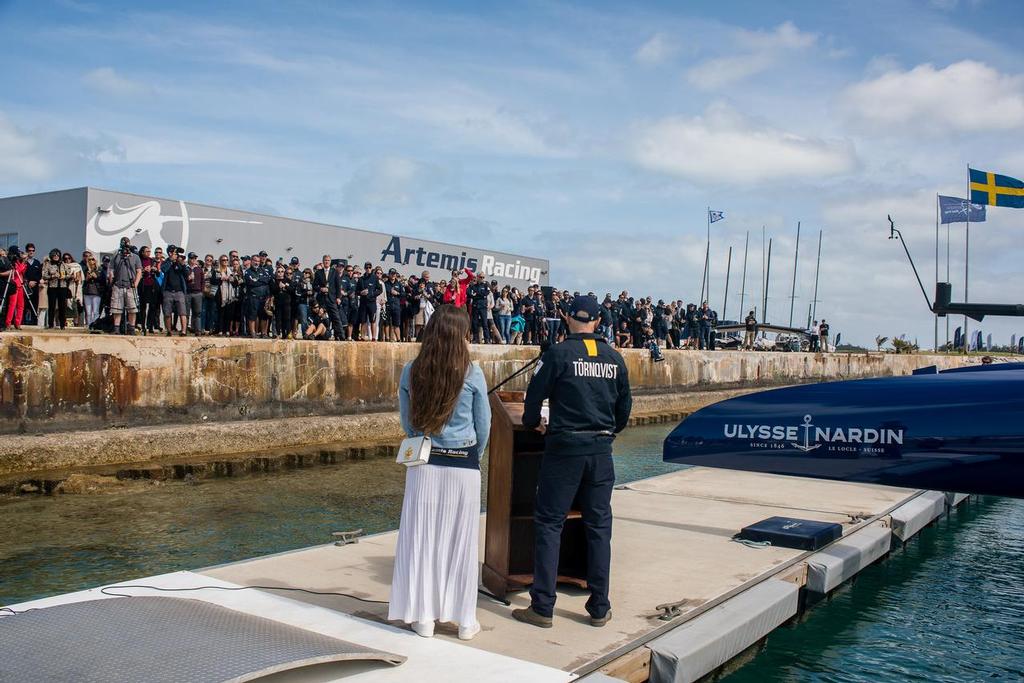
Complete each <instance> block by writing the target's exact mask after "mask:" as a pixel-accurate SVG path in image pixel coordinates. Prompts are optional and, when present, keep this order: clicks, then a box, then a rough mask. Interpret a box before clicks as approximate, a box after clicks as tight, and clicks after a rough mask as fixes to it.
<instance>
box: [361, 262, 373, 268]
mask: <svg viewBox="0 0 1024 683" xmlns="http://www.w3.org/2000/svg"><path fill="white" fill-rule="evenodd" d="M363 268H373V264H372V263H370V262H369V261H367V262H366V263H364V264H363Z"/></svg>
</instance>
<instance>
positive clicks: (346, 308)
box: [338, 263, 359, 339]
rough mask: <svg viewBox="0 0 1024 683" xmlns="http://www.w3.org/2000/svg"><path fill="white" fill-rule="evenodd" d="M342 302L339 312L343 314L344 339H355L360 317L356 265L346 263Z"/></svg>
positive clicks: (342, 283) (343, 271)
mask: <svg viewBox="0 0 1024 683" xmlns="http://www.w3.org/2000/svg"><path fill="white" fill-rule="evenodd" d="M341 295H342V296H341V303H339V304H338V313H339V314H340V315H341V322H342V327H343V329H344V336H343V337H342V339H355V336H354V335H355V334H356V332H358V328H357V326H356V320H358V319H359V278H358V277H357V276H356V268H355V266H351V265H349V264H347V263H345V265H344V268H343V269H342V276H341Z"/></svg>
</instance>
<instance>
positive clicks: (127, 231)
mask: <svg viewBox="0 0 1024 683" xmlns="http://www.w3.org/2000/svg"><path fill="white" fill-rule="evenodd" d="M176 204H178V209H179V215H177V216H175V215H168V214H165V213H164V212H163V206H162V205H161V203H160V202H158V201H156V200H155V199H154V200H150V201H146V202H142V203H141V204H136V205H134V206H121V205H120V204H117V203H115V204H113V205H112V206H108V207H107V208H105V209H104V208H97V210H96V213H94V214H93V215H92V218H90V219H89V221H88V222H87V223H86V228H85V247H86V249H89V250H90V251H94V252H96V253H102V252H114V251H117V248H118V246H119V245H120V244H121V238H122V237H127V238H128V239H130V240H132V242H133V243H136V244H139V245H140V246H141V245H144V244H148V245H149V246H150V247H153V248H154V249H156V248H157V247H160V248H162V249H166V248H167V245H168V244H174V245H176V246H179V247H181V248H182V249H187V248H188V239H189V228H190V226H191V224H192V223H199V222H209V223H249V224H252V225H262V224H263V222H262V221H246V220H237V219H229V218H203V217H199V216H190V215H189V212H188V205H187V204H185V202H181V201H179V202H176ZM168 224H178V226H179V228H178V229H177V230H175V229H173V228H165V227H164V226H166V225H168ZM168 233H170V234H168Z"/></svg>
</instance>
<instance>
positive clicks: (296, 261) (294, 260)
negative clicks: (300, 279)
mask: <svg viewBox="0 0 1024 683" xmlns="http://www.w3.org/2000/svg"><path fill="white" fill-rule="evenodd" d="M298 262H299V257H298V256H292V260H291V264H292V265H295V264H296V263H298Z"/></svg>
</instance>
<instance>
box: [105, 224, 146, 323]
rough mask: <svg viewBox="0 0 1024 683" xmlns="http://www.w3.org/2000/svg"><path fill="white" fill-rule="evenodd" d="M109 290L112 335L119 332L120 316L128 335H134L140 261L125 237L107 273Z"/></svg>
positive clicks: (140, 274) (137, 307) (140, 273)
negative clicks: (124, 318) (112, 318)
mask: <svg viewBox="0 0 1024 683" xmlns="http://www.w3.org/2000/svg"><path fill="white" fill-rule="evenodd" d="M107 272H108V274H107V278H108V280H107V282H108V284H110V285H111V290H110V313H111V314H112V315H113V317H114V333H115V334H116V333H118V332H120V330H121V315H122V314H125V315H126V317H127V318H128V333H129V334H133V335H134V334H135V312H136V311H138V310H139V300H138V298H139V294H138V293H139V290H138V288H139V281H140V280H142V261H141V260H140V259H139V255H138V254H136V253H135V252H134V251H133V250H132V246H131V243H130V242H129V241H128V238H127V237H122V238H121V248H120V249H119V250H118V252H117V253H116V254H114V258H113V259H112V260H111V262H110V269H109V270H108V271H107Z"/></svg>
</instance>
